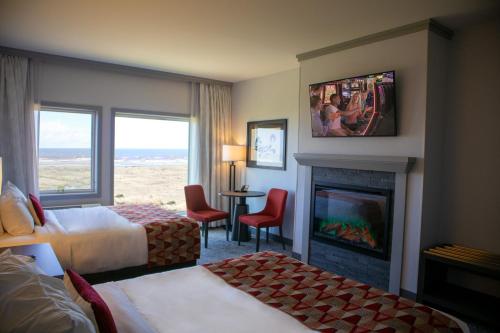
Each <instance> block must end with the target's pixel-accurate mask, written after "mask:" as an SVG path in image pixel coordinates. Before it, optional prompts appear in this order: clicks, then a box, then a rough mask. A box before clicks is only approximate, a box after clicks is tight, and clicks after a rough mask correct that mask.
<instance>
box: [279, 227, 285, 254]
mask: <svg viewBox="0 0 500 333" xmlns="http://www.w3.org/2000/svg"><path fill="white" fill-rule="evenodd" d="M280 238H281V244H282V245H283V250H285V239H284V238H283V227H282V226H281V225H280Z"/></svg>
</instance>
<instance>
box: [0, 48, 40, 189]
mask: <svg viewBox="0 0 500 333" xmlns="http://www.w3.org/2000/svg"><path fill="white" fill-rule="evenodd" d="M37 67H38V66H37V65H36V64H35V63H34V61H33V60H31V59H28V58H25V57H17V56H10V55H3V54H0V156H1V157H2V160H3V182H4V183H5V182H7V181H11V182H13V183H14V184H16V186H17V187H19V189H21V190H22V191H23V192H24V193H26V194H27V193H28V192H31V193H34V194H38V160H37V147H36V136H35V109H36V106H37V104H36V102H35V100H36V95H37V94H36V91H35V88H36V87H37V84H36V79H35V77H36V72H37Z"/></svg>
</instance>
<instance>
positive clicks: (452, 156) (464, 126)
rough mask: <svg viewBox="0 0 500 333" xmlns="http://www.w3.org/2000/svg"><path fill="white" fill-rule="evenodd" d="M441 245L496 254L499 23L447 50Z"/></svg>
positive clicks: (459, 38)
mask: <svg viewBox="0 0 500 333" xmlns="http://www.w3.org/2000/svg"><path fill="white" fill-rule="evenodd" d="M450 59H451V62H450V70H449V73H450V76H449V82H450V86H449V93H448V101H449V108H448V115H447V126H446V129H445V130H446V131H445V135H446V138H445V154H444V165H445V170H444V172H443V176H444V191H443V200H442V204H443V222H444V225H443V228H442V234H443V235H442V237H443V241H448V242H451V243H458V244H464V245H468V246H473V247H478V248H482V249H486V250H490V251H493V252H496V253H500V241H499V236H500V194H499V191H500V108H499V93H500V61H499V59H500V19H497V20H495V21H490V22H485V23H482V24H478V25H475V26H471V27H468V28H466V29H464V30H461V31H457V32H456V35H455V37H454V39H453V43H452V47H451V49H450Z"/></svg>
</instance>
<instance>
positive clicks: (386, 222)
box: [311, 181, 392, 260]
mask: <svg viewBox="0 0 500 333" xmlns="http://www.w3.org/2000/svg"><path fill="white" fill-rule="evenodd" d="M312 185H313V186H312V189H313V192H312V200H311V222H312V223H311V238H312V239H314V240H316V241H319V242H322V243H328V244H332V245H335V246H339V247H343V248H346V249H349V250H353V251H357V252H361V253H364V254H366V255H370V256H373V257H377V258H380V259H384V260H387V259H388V257H389V251H390V249H389V243H390V242H389V239H390V230H391V228H390V225H391V216H392V214H391V212H392V210H391V205H392V191H391V190H387V189H375V188H370V187H364V186H363V187H358V186H352V185H345V184H342V185H341V184H334V183H327V182H318V181H316V182H313V184H312Z"/></svg>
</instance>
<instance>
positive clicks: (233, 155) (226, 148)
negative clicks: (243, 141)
mask: <svg viewBox="0 0 500 333" xmlns="http://www.w3.org/2000/svg"><path fill="white" fill-rule="evenodd" d="M245 159H246V149H245V146H236V145H223V146H222V160H223V161H224V162H236V161H244V160H245Z"/></svg>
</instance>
